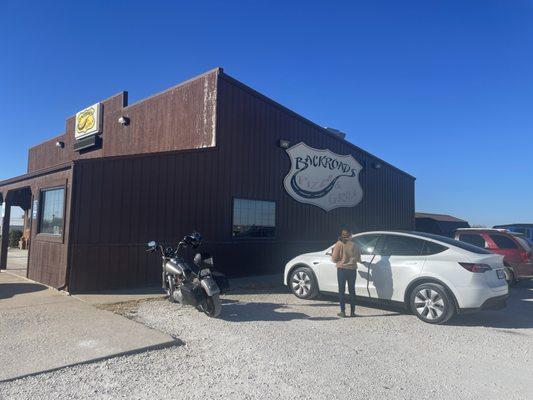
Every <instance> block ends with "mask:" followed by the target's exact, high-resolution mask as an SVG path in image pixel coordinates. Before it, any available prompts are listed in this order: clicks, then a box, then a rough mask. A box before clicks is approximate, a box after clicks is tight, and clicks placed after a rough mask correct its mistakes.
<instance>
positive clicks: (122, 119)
mask: <svg viewBox="0 0 533 400" xmlns="http://www.w3.org/2000/svg"><path fill="white" fill-rule="evenodd" d="M118 123H119V124H120V125H124V126H128V125H129V124H130V119H129V118H128V117H124V116H122V117H120V118H119V119H118Z"/></svg>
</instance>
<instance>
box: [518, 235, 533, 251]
mask: <svg viewBox="0 0 533 400" xmlns="http://www.w3.org/2000/svg"><path fill="white" fill-rule="evenodd" d="M516 240H518V243H520V244H521V245H522V247H523V248H524V249H525V250H526V251H531V242H530V241H529V240H527V239H526V238H521V237H517V238H516Z"/></svg>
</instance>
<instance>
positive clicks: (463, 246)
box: [413, 232, 492, 254]
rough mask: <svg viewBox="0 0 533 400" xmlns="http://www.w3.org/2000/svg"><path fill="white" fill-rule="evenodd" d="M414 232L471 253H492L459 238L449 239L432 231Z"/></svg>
mask: <svg viewBox="0 0 533 400" xmlns="http://www.w3.org/2000/svg"><path fill="white" fill-rule="evenodd" d="M413 233H414V234H416V235H418V236H422V237H427V238H429V239H433V240H438V241H439V242H442V243H446V244H449V245H450V246H455V247H459V248H460V249H463V250H467V251H470V252H472V253H476V254H492V253H491V252H490V251H487V250H485V249H482V248H480V247H477V246H473V245H471V244H468V243H464V242H461V241H459V240H454V239H450V238H449V237H446V236H440V235H434V234H433V233H425V232H413Z"/></svg>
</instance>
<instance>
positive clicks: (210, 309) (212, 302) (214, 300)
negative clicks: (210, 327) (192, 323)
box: [202, 294, 222, 318]
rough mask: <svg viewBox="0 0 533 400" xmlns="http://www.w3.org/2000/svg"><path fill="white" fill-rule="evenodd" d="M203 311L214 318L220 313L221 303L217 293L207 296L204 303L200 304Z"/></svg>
mask: <svg viewBox="0 0 533 400" xmlns="http://www.w3.org/2000/svg"><path fill="white" fill-rule="evenodd" d="M202 310H203V312H204V313H205V314H206V315H207V316H209V317H211V318H216V317H218V316H219V315H220V312H221V311H222V304H221V303H220V297H219V295H218V294H215V295H213V296H211V297H207V298H206V300H205V302H204V304H203V305H202Z"/></svg>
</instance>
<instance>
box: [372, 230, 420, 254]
mask: <svg viewBox="0 0 533 400" xmlns="http://www.w3.org/2000/svg"><path fill="white" fill-rule="evenodd" d="M425 243H426V241H425V240H420V239H417V238H414V237H411V236H400V235H384V241H383V245H381V246H380V247H381V249H378V250H380V251H379V255H382V256H420V255H422V250H423V248H424V246H425ZM376 254H378V252H376Z"/></svg>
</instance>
